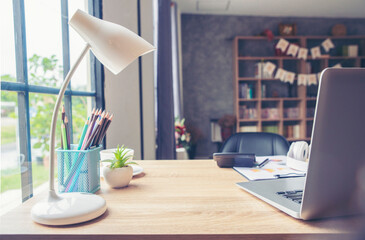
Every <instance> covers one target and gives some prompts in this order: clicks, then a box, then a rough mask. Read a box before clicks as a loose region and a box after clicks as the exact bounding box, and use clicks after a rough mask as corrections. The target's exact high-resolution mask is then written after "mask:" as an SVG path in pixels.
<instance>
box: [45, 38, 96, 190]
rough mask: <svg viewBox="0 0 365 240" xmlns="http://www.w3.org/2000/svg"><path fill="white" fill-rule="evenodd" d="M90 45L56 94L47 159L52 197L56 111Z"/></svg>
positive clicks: (83, 51) (86, 47)
mask: <svg viewBox="0 0 365 240" xmlns="http://www.w3.org/2000/svg"><path fill="white" fill-rule="evenodd" d="M90 47H91V46H90V45H89V44H88V43H87V44H86V46H85V47H84V49H83V50H82V52H81V54H80V56H79V57H78V58H77V60H76V62H75V64H74V65H73V66H72V68H71V69H70V71H69V72H68V74H67V76H66V78H65V80H64V81H63V83H62V86H61V88H60V92H59V94H58V97H57V101H56V104H55V107H54V110H53V115H52V123H51V131H50V132H51V135H50V140H49V159H50V161H49V162H50V164H49V191H50V194H51V195H54V194H55V193H54V162H55V159H54V158H55V140H56V136H55V135H56V124H57V116H58V111H59V109H60V105H61V102H62V98H63V96H64V95H65V91H66V89H67V86H68V84H69V83H70V80H71V78H72V76H73V74H74V73H75V71H76V69H77V67H78V66H79V65H80V62H81V60H82V59H83V58H84V56H85V55H86V53H87V52H88V51H89V49H90Z"/></svg>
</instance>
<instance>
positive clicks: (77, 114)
mask: <svg viewBox="0 0 365 240" xmlns="http://www.w3.org/2000/svg"><path fill="white" fill-rule="evenodd" d="M92 101H93V98H90V97H72V127H73V137H74V138H73V140H74V143H75V144H78V143H79V141H80V136H81V133H82V130H83V127H84V125H85V121H86V120H87V117H88V116H90V113H91V111H92V109H91V106H92Z"/></svg>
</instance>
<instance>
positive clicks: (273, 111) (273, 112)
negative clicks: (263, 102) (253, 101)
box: [261, 108, 279, 119]
mask: <svg viewBox="0 0 365 240" xmlns="http://www.w3.org/2000/svg"><path fill="white" fill-rule="evenodd" d="M261 118H264V119H278V118H279V109H278V108H262V109H261Z"/></svg>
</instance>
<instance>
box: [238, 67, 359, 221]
mask: <svg viewBox="0 0 365 240" xmlns="http://www.w3.org/2000/svg"><path fill="white" fill-rule="evenodd" d="M364 168H365V68H364V69H361V68H341V69H338V68H327V69H325V70H324V71H323V72H322V74H321V77H320V82H319V88H318V98H317V104H316V111H315V116H314V123H313V130H312V139H311V149H310V153H309V164H308V172H307V175H306V177H297V178H284V179H275V180H263V181H252V182H241V183H237V185H238V186H239V187H241V188H242V189H244V190H245V191H247V192H249V193H251V194H253V195H254V196H256V197H258V198H260V199H262V200H263V201H265V202H267V203H269V204H271V205H272V206H274V207H276V208H278V209H279V210H281V211H283V212H285V213H287V214H289V215H290V216H292V217H294V218H298V219H303V220H311V219H320V218H327V217H336V216H346V215H352V214H359V213H361V206H360V203H361V202H363V201H361V200H360V199H359V198H360V193H361V191H360V189H361V186H360V184H361V183H360V181H358V179H359V177H360V176H359V175H360V172H361V169H363V170H364ZM362 172H363V173H365V171H362ZM362 179H364V178H362ZM362 184H363V186H362V189H365V183H362ZM363 207H364V206H363Z"/></svg>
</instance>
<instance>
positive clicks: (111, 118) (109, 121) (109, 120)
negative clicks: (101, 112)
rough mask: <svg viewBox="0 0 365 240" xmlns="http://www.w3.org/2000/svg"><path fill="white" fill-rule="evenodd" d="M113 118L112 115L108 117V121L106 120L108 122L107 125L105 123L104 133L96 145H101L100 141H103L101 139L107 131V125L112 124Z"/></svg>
mask: <svg viewBox="0 0 365 240" xmlns="http://www.w3.org/2000/svg"><path fill="white" fill-rule="evenodd" d="M113 116H114V114H112V115H111V116H110V117H109V119H108V121H107V123H106V125H105V129H104V132H103V133H102V134H101V138H100V139H99V142H98V145H99V144H100V143H101V141H102V140H103V138H104V137H105V135H106V131H108V128H109V125H110V123H111V122H112V120H113Z"/></svg>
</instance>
